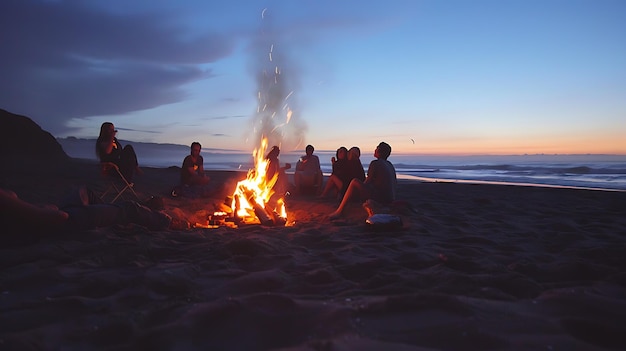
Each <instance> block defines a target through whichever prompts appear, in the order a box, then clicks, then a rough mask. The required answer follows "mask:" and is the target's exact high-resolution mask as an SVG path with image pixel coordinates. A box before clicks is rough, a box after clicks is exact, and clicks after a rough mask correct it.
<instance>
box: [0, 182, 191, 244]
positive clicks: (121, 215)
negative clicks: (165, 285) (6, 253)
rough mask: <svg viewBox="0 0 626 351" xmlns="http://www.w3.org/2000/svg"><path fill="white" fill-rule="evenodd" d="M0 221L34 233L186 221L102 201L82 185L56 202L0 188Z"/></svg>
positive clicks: (131, 205)
mask: <svg viewBox="0 0 626 351" xmlns="http://www.w3.org/2000/svg"><path fill="white" fill-rule="evenodd" d="M0 209H1V211H0V212H1V214H0V223H1V225H2V227H3V228H9V229H12V230H13V231H14V232H19V233H23V234H25V235H30V236H36V235H37V234H39V233H44V234H45V233H57V232H65V231H76V230H88V229H93V228H99V227H109V226H113V225H118V224H128V223H136V224H139V225H142V226H145V227H147V228H148V229H150V230H161V229H166V228H171V229H187V228H189V223H187V222H184V221H180V220H178V219H173V218H172V217H170V216H169V215H167V214H165V213H164V212H161V211H156V210H152V209H150V208H148V207H146V206H143V205H141V204H139V203H137V202H135V201H122V202H119V203H116V204H107V203H102V202H101V201H100V199H99V197H98V196H97V195H96V194H94V193H93V192H91V191H90V190H89V189H87V188H86V187H78V188H77V189H76V190H75V191H72V192H70V193H69V194H68V195H67V196H65V197H64V199H62V201H61V202H60V203H59V205H52V204H48V205H43V206H37V205H34V204H31V203H29V202H27V201H24V200H22V199H20V198H19V197H18V196H17V194H16V193H15V192H13V191H11V190H8V189H0Z"/></svg>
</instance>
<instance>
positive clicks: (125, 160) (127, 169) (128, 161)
mask: <svg viewBox="0 0 626 351" xmlns="http://www.w3.org/2000/svg"><path fill="white" fill-rule="evenodd" d="M138 165H139V163H138V162H137V154H136V153H135V149H134V148H133V146H132V145H126V146H124V149H123V150H122V154H121V156H120V164H119V167H120V172H121V173H122V175H123V176H124V178H126V180H127V181H128V182H130V183H132V182H133V178H134V176H135V171H136V170H137V166H138Z"/></svg>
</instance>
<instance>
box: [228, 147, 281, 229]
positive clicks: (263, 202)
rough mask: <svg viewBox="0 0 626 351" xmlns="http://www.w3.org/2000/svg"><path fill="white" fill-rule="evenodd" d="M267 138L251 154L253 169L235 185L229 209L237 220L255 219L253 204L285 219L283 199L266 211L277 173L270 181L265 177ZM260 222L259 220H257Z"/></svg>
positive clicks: (272, 193)
mask: <svg viewBox="0 0 626 351" xmlns="http://www.w3.org/2000/svg"><path fill="white" fill-rule="evenodd" d="M267 143H268V141H267V138H266V137H263V139H262V140H261V147H260V148H259V149H255V150H254V152H253V153H252V155H253V157H254V166H255V167H254V168H253V169H250V170H249V171H248V175H247V176H246V179H244V180H242V181H240V182H238V183H237V187H236V188H235V192H234V193H233V201H232V204H231V208H232V209H233V211H236V216H237V217H239V218H256V215H255V212H254V211H255V208H254V204H255V203H256V205H258V206H260V207H262V208H263V209H264V210H265V212H267V213H268V215H269V213H272V212H274V213H277V214H278V215H279V216H280V217H282V218H283V219H286V218H287V211H286V210H285V203H284V201H283V199H282V198H281V199H278V201H276V205H275V208H270V209H269V211H268V208H266V206H268V202H269V201H270V198H271V197H272V195H274V190H273V188H274V184H276V181H277V180H278V173H276V174H274V175H273V176H272V178H271V179H268V177H267V166H268V163H269V161H268V160H266V159H265V156H264V155H265V151H266V150H267ZM259 220H260V219H259Z"/></svg>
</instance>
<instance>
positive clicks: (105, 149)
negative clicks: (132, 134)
mask: <svg viewBox="0 0 626 351" xmlns="http://www.w3.org/2000/svg"><path fill="white" fill-rule="evenodd" d="M114 146H115V140H113V139H111V140H103V141H101V142H100V143H99V144H98V148H99V149H100V152H101V153H103V154H105V155H109V154H110V153H111V152H113V147H114Z"/></svg>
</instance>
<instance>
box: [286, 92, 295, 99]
mask: <svg viewBox="0 0 626 351" xmlns="http://www.w3.org/2000/svg"><path fill="white" fill-rule="evenodd" d="M291 94H293V90H292V91H291V92H289V94H287V96H286V97H285V100H287V99H289V97H290V96H291Z"/></svg>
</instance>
